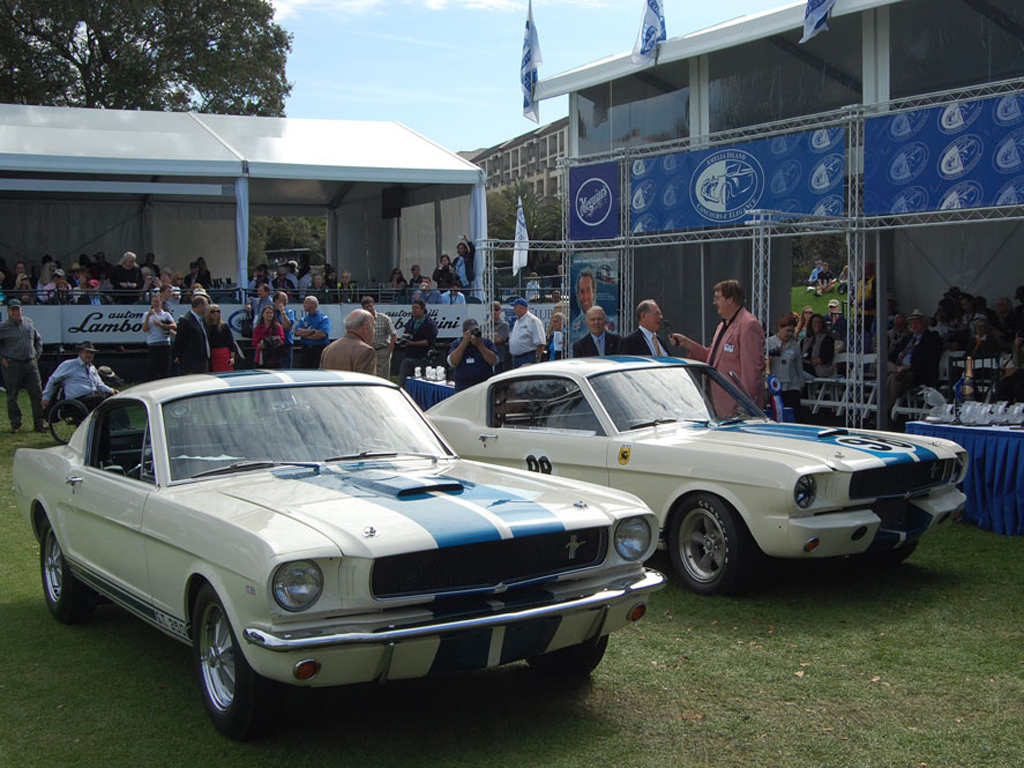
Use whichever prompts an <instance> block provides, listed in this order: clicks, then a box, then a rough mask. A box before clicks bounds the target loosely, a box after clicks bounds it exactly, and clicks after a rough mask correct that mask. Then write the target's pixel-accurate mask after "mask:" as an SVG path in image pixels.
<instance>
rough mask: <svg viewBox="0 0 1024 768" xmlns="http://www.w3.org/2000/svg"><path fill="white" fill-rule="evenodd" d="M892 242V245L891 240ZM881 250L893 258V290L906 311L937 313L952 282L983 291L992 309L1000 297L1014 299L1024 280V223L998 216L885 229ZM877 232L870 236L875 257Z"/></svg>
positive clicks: (870, 249)
mask: <svg viewBox="0 0 1024 768" xmlns="http://www.w3.org/2000/svg"><path fill="white" fill-rule="evenodd" d="M889 242H891V246H889V245H888V243H889ZM881 243H882V248H881V250H882V254H883V258H885V257H886V254H887V252H888V253H891V254H892V256H893V257H894V258H892V259H891V267H890V269H891V270H892V280H891V281H890V283H889V291H890V292H891V293H893V294H894V295H895V296H896V301H897V306H898V307H899V308H900V309H901V310H902V311H903V312H910V311H912V310H913V309H915V308H918V309H921V310H922V311H924V313H925V314H926V315H931V314H932V313H934V312H935V309H936V306H937V304H938V302H939V299H940V298H942V294H943V293H945V292H946V290H947V289H948V288H949V287H950V286H951V285H957V286H959V287H960V290H962V291H966V292H967V293H970V294H974V295H978V296H984V297H985V298H986V299H987V300H988V306H989V309H994V308H995V302H996V299H998V298H999V297H1000V296H1008V297H1010V298H1011V299H1012V298H1013V294H1014V290H1015V289H1016V287H1017V286H1018V285H1021V284H1024V257H1022V254H1024V222H1021V221H996V222H985V223H976V224H973V223H972V224H966V223H963V224H956V225H947V226H937V227H912V228H906V229H899V230H893V231H892V232H891V234H890V233H882V237H881ZM873 253H874V250H873V236H872V235H871V234H869V235H868V259H869V260H871V258H872V255H873Z"/></svg>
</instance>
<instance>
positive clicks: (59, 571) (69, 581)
mask: <svg viewBox="0 0 1024 768" xmlns="http://www.w3.org/2000/svg"><path fill="white" fill-rule="evenodd" d="M40 533H41V534H42V538H41V543H40V547H39V570H40V575H41V576H42V580H43V597H44V598H45V600H46V607H47V608H49V609H50V613H51V614H53V618H55V619H56V620H57V621H59V622H61V623H62V624H77V623H78V622H81V621H85V620H87V619H88V618H89V617H90V616H92V612H93V609H94V608H95V607H96V593H95V592H93V591H92V590H91V589H89V587H87V586H86V585H85V584H83V583H82V582H81V581H79V580H78V579H77V578H75V575H74V574H73V573H71V569H70V568H69V567H68V562H67V560H66V559H65V558H64V550H62V549H61V546H60V542H59V541H57V535H56V534H55V533H54V532H53V528H52V527H51V526H50V523H49V521H46V522H45V523H44V524H43V529H42V530H41V531H40Z"/></svg>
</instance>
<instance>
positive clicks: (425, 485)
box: [345, 470, 465, 499]
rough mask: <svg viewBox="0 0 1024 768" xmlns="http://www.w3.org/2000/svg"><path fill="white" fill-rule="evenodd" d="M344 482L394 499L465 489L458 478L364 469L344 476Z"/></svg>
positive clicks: (457, 491) (455, 491) (456, 491)
mask: <svg viewBox="0 0 1024 768" xmlns="http://www.w3.org/2000/svg"><path fill="white" fill-rule="evenodd" d="M345 483H346V484H347V485H350V486H355V487H356V488H360V489H363V490H366V491H369V492H371V493H374V494H379V495H381V496H392V497H394V498H396V499H402V498H406V497H409V496H420V495H422V494H426V493H459V492H460V491H463V490H465V486H464V485H463V484H462V483H460V482H459V481H458V480H452V479H451V478H447V477H441V478H436V479H435V478H430V477H422V476H418V475H401V474H395V473H394V472H372V471H371V472H368V471H366V470H361V471H360V472H359V473H358V474H356V473H353V474H352V475H350V476H348V477H346V478H345Z"/></svg>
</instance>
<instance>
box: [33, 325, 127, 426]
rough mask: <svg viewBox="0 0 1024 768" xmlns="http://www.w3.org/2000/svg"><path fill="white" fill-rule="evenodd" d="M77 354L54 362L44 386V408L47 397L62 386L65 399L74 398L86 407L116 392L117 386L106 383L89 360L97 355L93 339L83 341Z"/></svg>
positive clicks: (97, 403) (51, 397)
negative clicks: (55, 364)
mask: <svg viewBox="0 0 1024 768" xmlns="http://www.w3.org/2000/svg"><path fill="white" fill-rule="evenodd" d="M75 349H76V351H77V352H78V357H75V358H72V359H71V360H65V361H64V362H63V363H61V364H60V365H58V366H57V370H55V371H54V372H53V373H52V374H50V378H49V379H48V380H47V382H46V386H45V387H44V388H43V402H42V405H43V409H44V410H45V409H47V408H49V405H50V401H51V400H52V399H53V396H54V393H55V392H56V390H57V389H58V388H61V389H63V390H64V397H65V399H68V400H77V401H79V402H80V403H82V405H84V406H85V409H86V411H87V412H88V411H92V409H93V408H95V407H96V406H97V405H99V404H100V403H102V402H103V401H104V400H106V399H107V398H108V397H110V396H111V395H116V394H117V390H116V389H113V388H112V387H109V386H107V384H105V383H104V381H103V379H102V378H100V374H99V371H97V370H96V366H94V365H93V364H92V361H93V359H94V358H95V357H96V351H97V350H96V347H94V346H93V345H92V342H89V341H83V342H82V343H81V344H79V345H78V346H77V347H75Z"/></svg>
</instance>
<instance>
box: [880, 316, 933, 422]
mask: <svg viewBox="0 0 1024 768" xmlns="http://www.w3.org/2000/svg"><path fill="white" fill-rule="evenodd" d="M907 325H908V326H910V333H909V334H907V335H906V336H905V337H904V338H903V340H902V341H901V342H900V343H898V344H896V345H895V346H894V347H893V349H892V351H890V352H889V362H888V369H889V382H888V386H889V405H892V404H893V403H895V402H896V400H897V399H898V398H899V396H900V395H902V394H903V393H904V392H905V391H906V390H907V389H909V388H910V387H919V386H922V385H924V386H932V385H934V384H935V383H936V382H937V381H938V379H939V358H940V357H942V339H940V338H939V334H937V333H936V332H935V331H930V330H928V319H927V318H926V317H925V316H924V313H923V312H921V310H919V309H915V310H914V311H913V312H911V313H910V314H909V315H907Z"/></svg>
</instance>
